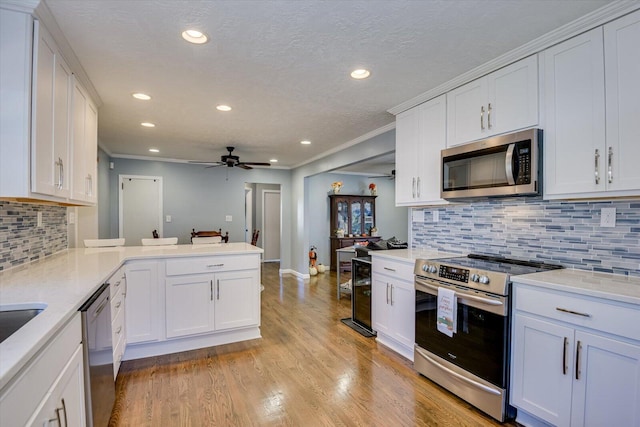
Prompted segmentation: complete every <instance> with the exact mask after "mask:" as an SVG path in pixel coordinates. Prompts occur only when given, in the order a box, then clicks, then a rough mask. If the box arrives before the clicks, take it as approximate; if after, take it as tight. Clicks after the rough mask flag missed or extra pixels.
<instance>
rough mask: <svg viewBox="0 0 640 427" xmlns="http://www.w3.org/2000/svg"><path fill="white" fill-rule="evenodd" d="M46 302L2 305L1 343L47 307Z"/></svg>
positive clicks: (0, 314) (0, 317)
mask: <svg viewBox="0 0 640 427" xmlns="http://www.w3.org/2000/svg"><path fill="white" fill-rule="evenodd" d="M46 307H47V306H46V304H20V305H17V304H16V305H5V306H0V343H2V342H4V340H6V339H7V338H9V337H10V336H11V335H13V333H14V332H16V331H17V330H18V329H20V328H21V327H23V326H24V325H25V324H26V323H27V322H28V321H29V320H31V319H33V318H34V317H36V316H37V315H38V314H40V313H42V311H43V310H44V309H45V308H46Z"/></svg>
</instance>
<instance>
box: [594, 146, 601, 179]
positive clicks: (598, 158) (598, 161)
mask: <svg viewBox="0 0 640 427" xmlns="http://www.w3.org/2000/svg"><path fill="white" fill-rule="evenodd" d="M594 159H595V163H596V165H595V167H596V170H595V174H596V184H600V172H598V170H599V169H600V150H598V149H597V148H596V153H595V155H594Z"/></svg>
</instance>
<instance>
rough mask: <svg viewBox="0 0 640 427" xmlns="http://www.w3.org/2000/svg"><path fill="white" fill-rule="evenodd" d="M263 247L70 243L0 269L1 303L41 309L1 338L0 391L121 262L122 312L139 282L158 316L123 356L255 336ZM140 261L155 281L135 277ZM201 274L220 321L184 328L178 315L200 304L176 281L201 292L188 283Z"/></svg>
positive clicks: (188, 315) (188, 314) (131, 309)
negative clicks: (65, 247)
mask: <svg viewBox="0 0 640 427" xmlns="http://www.w3.org/2000/svg"><path fill="white" fill-rule="evenodd" d="M262 252H263V250H262V249H260V248H258V247H255V246H252V245H249V244H246V243H228V244H211V245H176V246H147V247H118V248H99V249H98V248H89V249H68V250H65V251H62V252H59V253H57V254H55V255H52V256H50V257H47V258H45V259H43V260H40V261H36V262H33V263H29V264H25V265H21V266H18V267H15V268H12V269H10V270H8V271H3V272H0V308H1V309H3V310H8V309H20V308H24V307H29V306H37V307H41V308H44V310H43V311H42V313H40V314H39V315H37V316H36V317H35V318H33V319H32V320H31V321H29V322H28V323H27V324H25V325H24V326H23V327H22V328H20V329H19V330H18V331H16V332H15V333H14V334H13V335H12V336H10V337H9V338H7V339H6V341H4V342H3V343H1V344H0V390H2V391H1V392H0V396H2V395H4V394H5V393H6V391H7V390H6V389H8V388H10V387H6V386H7V385H8V384H10V383H12V378H14V377H16V376H18V374H19V373H20V371H21V370H22V369H23V368H25V366H27V365H28V363H29V362H30V361H31V360H32V359H34V358H35V357H36V356H37V354H38V352H39V351H40V350H41V349H42V348H44V347H45V346H46V345H47V343H48V342H49V341H51V340H52V338H53V337H54V336H55V335H56V334H57V332H58V331H60V330H62V329H63V328H64V327H65V325H66V324H67V323H69V322H70V321H71V320H72V319H73V318H74V316H75V315H76V314H77V310H78V308H79V307H80V306H81V305H82V304H83V303H84V302H85V301H86V300H87V299H88V298H89V297H90V296H91V295H92V294H93V293H94V292H95V291H96V290H97V289H98V288H99V287H100V286H101V285H102V283H104V282H105V281H107V280H109V278H110V277H111V276H112V275H114V274H115V273H116V272H117V271H119V269H121V267H123V266H124V269H125V272H126V276H127V277H126V279H127V282H128V283H127V284H126V286H127V299H126V304H127V306H128V309H127V311H126V314H127V315H130V314H131V313H135V312H136V310H137V307H136V304H137V303H138V301H137V300H136V296H138V297H139V296H140V295H141V294H140V292H139V289H136V288H137V287H139V286H143V287H145V289H146V290H147V291H149V292H150V295H151V297H152V298H155V300H153V301H151V302H150V301H149V300H147V301H144V303H145V304H147V306H148V305H149V304H152V305H153V310H152V311H150V312H149V313H148V314H153V315H154V316H156V317H155V318H147V319H146V321H147V325H152V328H154V332H155V333H156V335H155V336H153V337H148V338H147V339H140V338H139V339H137V340H136V339H133V340H131V341H129V342H130V345H129V346H128V347H127V352H126V353H125V357H124V358H125V359H129V358H138V357H146V356H148V355H151V354H160V353H161V352H167V353H170V352H174V351H183V350H184V349H190V348H197V347H198V346H199V347H205V346H211V345H218V344H223V343H229V342H234V341H241V340H246V339H253V338H260V254H261V253H262ZM143 264H144V266H145V268H147V269H149V268H150V269H151V270H153V274H152V275H150V276H147V278H155V283H137V282H136V280H138V278H139V277H136V272H135V269H136V268H137V267H140V266H141V265H143ZM129 271H131V273H129ZM203 281H205V282H206V294H207V295H206V296H207V298H204V300H205V301H204V302H203V304H208V305H209V310H210V313H209V314H210V318H211V319H213V320H216V321H219V323H220V324H221V325H222V328H220V327H217V328H216V325H210V326H211V327H210V329H209V330H207V331H204V330H199V331H194V330H191V331H189V330H188V328H187V326H188V325H186V324H184V320H185V319H187V320H188V319H191V320H194V321H195V320H199V319H194V318H193V316H195V315H197V314H198V311H199V310H201V307H200V306H198V307H190V306H187V305H186V304H187V303H188V299H187V298H183V299H181V298H180V297H179V295H178V294H177V293H176V289H177V288H179V287H181V288H182V289H184V290H187V289H188V291H189V292H200V291H201V290H202V289H201V287H198V286H197V285H195V286H192V285H193V284H195V283H203ZM214 283H215V284H216V289H215V290H214ZM180 285H183V286H180ZM225 286H229V287H235V288H234V289H233V292H226V293H225V291H228V290H231V289H227V288H226V287H225ZM214 291H215V295H214ZM165 297H166V298H165ZM222 298H226V300H225V301H224V304H220V310H219V311H220V313H214V312H213V311H214V310H215V309H217V308H218V306H215V307H214V305H215V304H216V302H221V301H222ZM174 313H179V314H180V316H181V317H180V319H174V317H175V316H174V317H172V315H173V314H174ZM218 315H222V316H224V315H235V316H241V318H236V319H233V318H230V317H227V318H224V317H219V316H218ZM139 320H140V313H137V314H136V316H128V318H127V326H128V327H131V330H132V331H139V330H140V328H141V327H140V326H139V325H136V324H135V323H134V324H131V323H130V321H134V322H136V321H139ZM234 320H236V322H234ZM172 322H173V323H172ZM180 322H182V323H180ZM165 325H166V328H165V327H164V326H165ZM172 327H173V329H171V328H172ZM194 336H195V337H197V338H194ZM79 339H80V337H78V340H79ZM129 350H131V353H132V354H131V355H129V353H130V351H129Z"/></svg>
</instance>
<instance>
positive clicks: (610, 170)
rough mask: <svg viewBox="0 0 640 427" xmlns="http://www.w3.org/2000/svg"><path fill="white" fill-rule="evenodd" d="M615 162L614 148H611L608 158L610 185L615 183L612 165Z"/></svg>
mask: <svg viewBox="0 0 640 427" xmlns="http://www.w3.org/2000/svg"><path fill="white" fill-rule="evenodd" d="M612 161H613V147H609V156H608V160H607V163H608V166H607V174H608V176H609V184H611V183H612V182H613V167H612V165H611V163H612Z"/></svg>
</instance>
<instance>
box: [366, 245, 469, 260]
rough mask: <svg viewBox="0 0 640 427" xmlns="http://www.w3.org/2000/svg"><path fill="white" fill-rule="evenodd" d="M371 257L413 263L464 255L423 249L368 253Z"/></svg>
mask: <svg viewBox="0 0 640 427" xmlns="http://www.w3.org/2000/svg"><path fill="white" fill-rule="evenodd" d="M369 255H371V256H374V257H375V256H379V257H383V258H389V259H392V260H395V261H408V262H415V261H416V259H438V258H450V257H455V256H465V255H466V254H454V253H451V252H440V251H434V250H425V249H411V248H409V249H389V250H386V251H369Z"/></svg>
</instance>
